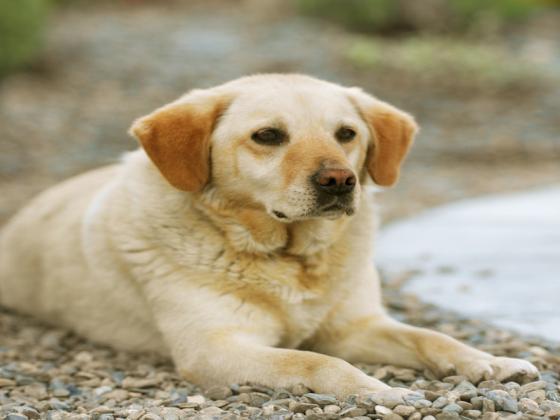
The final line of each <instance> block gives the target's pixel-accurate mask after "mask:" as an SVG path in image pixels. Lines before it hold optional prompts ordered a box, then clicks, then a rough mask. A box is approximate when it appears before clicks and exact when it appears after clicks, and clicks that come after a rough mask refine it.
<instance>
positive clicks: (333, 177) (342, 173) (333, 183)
mask: <svg viewBox="0 0 560 420" xmlns="http://www.w3.org/2000/svg"><path fill="white" fill-rule="evenodd" d="M313 182H314V184H315V187H316V188H317V189H318V190H319V191H322V192H325V193H327V194H332V195H342V194H347V193H350V192H352V191H353V190H354V187H355V186H356V176H355V175H354V173H353V172H352V171H350V170H349V169H321V170H319V171H318V172H317V173H316V174H315V175H314V176H313Z"/></svg>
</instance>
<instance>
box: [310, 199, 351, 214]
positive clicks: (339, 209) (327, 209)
mask: <svg viewBox="0 0 560 420" xmlns="http://www.w3.org/2000/svg"><path fill="white" fill-rule="evenodd" d="M343 214H346V215H347V216H352V215H353V214H354V207H353V206H352V205H349V204H346V203H344V202H341V201H340V200H338V199H337V200H335V202H334V203H332V204H328V205H326V206H322V207H321V208H320V209H319V214H318V215H319V216H323V217H328V218H332V217H337V216H342V215H343Z"/></svg>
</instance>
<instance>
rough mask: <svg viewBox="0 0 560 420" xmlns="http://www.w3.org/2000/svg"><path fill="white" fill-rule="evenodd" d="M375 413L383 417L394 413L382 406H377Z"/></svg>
mask: <svg viewBox="0 0 560 420" xmlns="http://www.w3.org/2000/svg"><path fill="white" fill-rule="evenodd" d="M375 412H376V413H377V414H379V415H381V416H386V415H388V414H391V413H392V412H393V410H391V409H390V408H387V407H384V406H382V405H376V406H375Z"/></svg>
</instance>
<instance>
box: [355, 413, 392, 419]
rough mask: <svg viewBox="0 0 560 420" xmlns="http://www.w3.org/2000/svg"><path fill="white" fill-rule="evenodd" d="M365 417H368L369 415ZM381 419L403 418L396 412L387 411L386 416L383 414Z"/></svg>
mask: <svg viewBox="0 0 560 420" xmlns="http://www.w3.org/2000/svg"><path fill="white" fill-rule="evenodd" d="M366 418H367V419H369V417H366ZM354 419H355V418H354ZM383 420H403V417H402V416H400V415H398V414H397V413H389V414H387V415H386V416H383Z"/></svg>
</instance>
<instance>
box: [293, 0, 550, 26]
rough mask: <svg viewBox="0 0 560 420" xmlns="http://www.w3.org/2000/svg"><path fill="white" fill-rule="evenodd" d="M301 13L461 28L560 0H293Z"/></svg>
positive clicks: (516, 18)
mask: <svg viewBox="0 0 560 420" xmlns="http://www.w3.org/2000/svg"><path fill="white" fill-rule="evenodd" d="M294 1H295V2H296V4H297V6H298V7H299V9H300V10H301V12H302V13H304V14H306V15H309V16H315V17H319V18H324V19H328V20H331V21H333V22H336V23H339V24H342V25H344V26H345V27H347V28H349V29H352V30H356V31H365V32H387V31H399V30H401V31H402V30H405V31H421V32H432V33H433V32H457V31H459V32H462V31H471V30H477V29H478V28H479V27H484V26H488V24H489V23H491V24H492V25H493V26H494V27H501V26H504V25H506V24H509V23H511V22H520V21H523V20H525V19H527V18H529V17H530V16H531V15H532V14H533V13H534V12H535V11H536V10H538V9H539V8H541V7H542V6H543V5H544V4H548V5H551V4H558V0H548V1H545V0H430V1H426V0H424V1H422V0H294Z"/></svg>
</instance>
